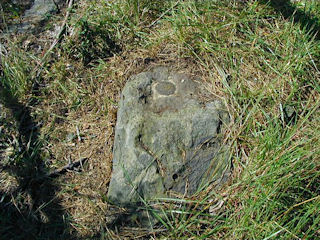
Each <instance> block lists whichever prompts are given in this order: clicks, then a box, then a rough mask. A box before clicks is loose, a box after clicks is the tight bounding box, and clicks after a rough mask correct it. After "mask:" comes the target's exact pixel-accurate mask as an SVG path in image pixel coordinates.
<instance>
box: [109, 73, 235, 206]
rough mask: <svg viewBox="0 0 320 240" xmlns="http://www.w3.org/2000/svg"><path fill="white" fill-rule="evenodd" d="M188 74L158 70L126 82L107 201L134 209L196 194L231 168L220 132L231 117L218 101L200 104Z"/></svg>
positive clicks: (195, 85) (116, 131)
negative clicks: (169, 194)
mask: <svg viewBox="0 0 320 240" xmlns="http://www.w3.org/2000/svg"><path fill="white" fill-rule="evenodd" d="M198 95H199V87H198V84H197V83H196V82H195V81H193V80H191V79H190V78H189V77H188V76H187V75H184V74H180V73H175V72H170V70H169V69H168V68H164V67H158V68H155V69H153V70H152V71H150V72H144V73H140V74H138V75H136V76H134V77H133V78H131V79H130V80H129V82H128V83H127V84H126V86H125V88H124V90H123V93H122V98H121V101H120V106H119V111H118V118H117V125H116V130H115V142H114V158H113V173H112V178H111V182H110V186H109V192H108V198H109V199H110V200H111V201H112V202H114V203H115V204H118V205H124V206H130V205H134V204H136V203H139V202H141V200H142V199H144V200H151V199H153V198H155V197H160V196H165V195H166V194H167V192H168V191H175V192H179V193H187V194H193V193H195V192H196V191H197V190H198V189H200V188H201V187H204V186H206V185H208V184H210V183H212V182H213V181H219V180H221V179H223V175H224V174H225V173H226V172H227V171H228V169H229V160H228V156H227V154H226V151H225V147H224V146H222V144H221V137H220V135H221V134H220V133H221V131H222V129H223V124H224V123H226V122H228V114H227V113H226V111H225V109H224V108H223V105H222V104H221V103H220V102H219V101H213V102H209V103H205V104H204V103H202V102H201V101H200V100H199V97H198Z"/></svg>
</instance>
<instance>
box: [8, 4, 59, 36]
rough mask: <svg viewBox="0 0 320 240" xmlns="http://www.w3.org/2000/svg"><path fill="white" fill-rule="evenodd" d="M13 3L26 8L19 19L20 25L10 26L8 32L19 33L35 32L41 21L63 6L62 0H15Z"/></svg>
mask: <svg viewBox="0 0 320 240" xmlns="http://www.w3.org/2000/svg"><path fill="white" fill-rule="evenodd" d="M15 2H16V4H18V5H20V6H25V7H26V8H27V9H26V10H25V12H24V14H23V16H22V17H21V20H20V21H21V23H19V24H15V25H12V26H10V31H13V32H20V33H24V32H29V31H33V30H35V29H36V28H37V26H38V24H39V23H40V22H41V21H43V20H45V19H46V18H47V17H48V15H49V14H51V13H54V12H56V11H58V10H59V9H58V7H61V6H62V5H63V1H62V0H16V1H15Z"/></svg>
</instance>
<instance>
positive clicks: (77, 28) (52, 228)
mask: <svg viewBox="0 0 320 240" xmlns="http://www.w3.org/2000/svg"><path fill="white" fill-rule="evenodd" d="M18 7H19V6H17V5H10V1H5V2H4V3H3V4H1V9H0V10H1V15H2V20H1V22H0V25H1V27H2V29H4V30H5V29H6V28H7V27H8V26H10V24H11V23H15V22H16V21H18V20H19V17H20V16H21V14H23V8H21V7H20V8H18ZM68 12H69V14H70V15H69V18H68V19H67V22H64V16H66V14H67V13H68ZM319 12H320V4H319V3H318V1H289V0H280V1H269V2H268V1H264V0H243V1H209V0H203V1H195V0H188V1H171V0H167V1H161V2H160V1H148V0H126V1H118V0H113V1H100V0H95V1H91V2H90V3H89V2H88V1H81V0H79V1H75V2H74V3H73V5H72V8H66V7H65V8H63V9H61V12H60V13H58V14H52V15H50V16H48V18H47V19H46V21H44V22H42V23H41V31H38V30H39V29H40V28H39V29H37V31H36V32H34V33H32V34H27V33H20V34H12V33H5V31H3V34H2V35H1V44H2V45H1V46H2V47H1V76H0V77H1V80H0V83H1V88H0V93H1V107H0V110H1V112H0V141H1V142H0V157H1V159H0V161H1V162H0V167H1V173H0V181H1V186H0V194H1V195H0V206H1V208H0V226H1V227H0V233H1V236H2V238H3V239H133V238H134V237H136V238H145V239H207V238H211V239H318V238H319V239H320V232H319V229H320V227H319V224H320V215H319V209H320V197H319V192H320V171H319V170H320V162H319V157H320V151H319V149H320V144H319V139H320V129H319V128H320V127H319V126H320V124H319V121H320V113H319V104H320V94H319V93H320V86H319V82H320V81H319V78H320V71H319V68H320V64H319V57H320V47H319V46H320V44H319V43H320V37H319V34H318V31H319V29H320V20H319V18H318V16H319V15H318V13H319ZM64 23H66V24H65V31H64V33H63V34H62V36H61V39H60V41H59V42H58V43H57V44H56V45H55V46H54V48H53V50H52V51H51V52H50V54H48V52H47V51H48V49H49V48H50V46H52V44H53V42H54V39H55V37H56V36H57V33H58V32H59V31H57V29H58V30H59V29H60V26H63V25H64ZM44 56H46V58H44ZM159 65H169V66H171V67H173V68H175V69H177V70H180V71H185V72H188V73H189V74H191V75H194V76H197V77H199V78H200V79H201V81H202V83H203V86H204V87H205V88H206V89H207V91H208V92H209V93H210V94H208V98H211V96H212V95H213V96H214V97H215V98H219V99H221V100H222V101H224V103H225V104H226V105H227V106H228V108H229V109H228V110H229V112H230V116H231V124H230V125H229V126H227V127H228V131H227V134H226V135H225V136H224V137H225V141H226V142H227V143H228V144H229V145H230V152H231V154H232V162H233V169H232V176H231V178H230V180H229V182H228V183H227V184H226V185H225V186H223V187H222V188H221V189H219V190H216V191H213V192H212V191H210V189H208V190H206V191H202V192H200V193H198V194H197V195H194V196H192V197H190V198H185V199H174V198H170V199H163V200H162V201H160V202H159V204H158V206H157V207H158V209H162V210H161V211H162V212H163V213H164V214H161V217H160V215H158V217H159V223H158V224H157V225H155V226H154V229H144V228H142V227H140V226H139V225H136V226H131V225H128V224H127V223H123V222H117V223H112V224H110V221H109V220H110V218H112V214H114V208H115V207H114V206H112V205H110V204H109V203H108V199H107V197H106V193H107V190H108V184H109V179H110V174H111V170H112V146H113V135H114V126H115V123H116V113H117V107H118V105H117V104H118V102H119V99H120V93H121V90H122V89H123V86H124V85H125V83H126V81H128V79H129V78H130V76H131V75H133V74H136V73H139V72H142V71H145V70H148V69H150V68H152V67H153V66H159ZM81 158H87V161H85V162H84V164H83V165H81V166H80V167H78V168H75V169H72V170H70V171H67V172H66V173H63V174H61V175H59V176H58V177H50V173H51V172H53V171H54V170H57V169H60V168H62V167H64V166H66V165H68V164H69V163H70V162H74V161H77V160H79V159H81ZM117 211H120V212H122V213H123V212H124V211H125V210H123V209H117ZM155 213H156V212H152V211H151V212H150V214H155Z"/></svg>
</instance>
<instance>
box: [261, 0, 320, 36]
mask: <svg viewBox="0 0 320 240" xmlns="http://www.w3.org/2000/svg"><path fill="white" fill-rule="evenodd" d="M258 1H260V2H261V3H264V4H269V5H270V6H271V7H273V8H274V9H275V10H276V11H277V12H278V13H280V14H281V15H282V16H284V17H285V18H292V19H293V21H294V22H295V23H299V24H301V27H302V28H305V29H306V30H307V31H308V32H309V33H310V34H311V35H314V36H315V37H316V39H317V40H320V18H318V17H316V16H313V15H311V14H310V13H308V12H305V11H303V10H301V9H298V8H297V7H295V6H294V5H293V4H292V3H291V2H290V0H258Z"/></svg>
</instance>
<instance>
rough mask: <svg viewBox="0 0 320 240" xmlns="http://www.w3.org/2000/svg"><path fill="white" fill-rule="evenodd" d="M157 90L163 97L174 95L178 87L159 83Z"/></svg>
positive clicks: (169, 83) (168, 83) (167, 83)
mask: <svg viewBox="0 0 320 240" xmlns="http://www.w3.org/2000/svg"><path fill="white" fill-rule="evenodd" d="M156 90H157V92H158V93H159V94H161V95H167V96H168V95H172V94H174V92H175V91H176V86H175V85H174V84H173V83H171V82H159V83H158V84H157V85H156Z"/></svg>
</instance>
